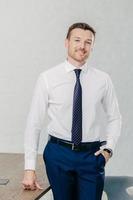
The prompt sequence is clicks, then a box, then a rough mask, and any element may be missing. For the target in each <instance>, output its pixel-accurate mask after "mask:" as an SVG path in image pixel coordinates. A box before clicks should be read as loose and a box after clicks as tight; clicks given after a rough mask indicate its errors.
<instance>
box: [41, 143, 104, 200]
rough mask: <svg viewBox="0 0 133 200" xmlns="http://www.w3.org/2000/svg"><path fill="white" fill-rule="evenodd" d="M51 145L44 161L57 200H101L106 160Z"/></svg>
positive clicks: (90, 152) (88, 152)
mask: <svg viewBox="0 0 133 200" xmlns="http://www.w3.org/2000/svg"><path fill="white" fill-rule="evenodd" d="M98 149H99V148H98V147H97V148H95V149H92V150H90V151H82V152H81V151H80V152H79V151H74V150H71V149H69V148H68V147H64V146H61V145H60V144H55V143H52V142H50V141H48V143H47V145H46V147H45V149H44V152H43V159H44V162H45V166H46V172H47V176H48V179H49V183H50V185H51V188H52V192H53V196H54V200H101V198H102V192H103V187H104V177H105V172H104V166H105V158H104V157H103V155H102V154H100V155H98V156H95V155H94V153H95V152H96V151H97V150H98Z"/></svg>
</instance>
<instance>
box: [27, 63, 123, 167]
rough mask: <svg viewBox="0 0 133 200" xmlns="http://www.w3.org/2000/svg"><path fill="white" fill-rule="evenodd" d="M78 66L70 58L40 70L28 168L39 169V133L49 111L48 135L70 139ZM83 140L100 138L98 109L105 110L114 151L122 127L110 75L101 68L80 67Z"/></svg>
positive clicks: (29, 126) (30, 120)
mask: <svg viewBox="0 0 133 200" xmlns="http://www.w3.org/2000/svg"><path fill="white" fill-rule="evenodd" d="M75 68H76V67H75V66H73V65H72V64H70V63H69V62H68V61H67V60H66V61H65V62H63V63H61V64H59V65H57V66H55V67H53V68H50V69H48V70H46V71H45V72H43V73H41V74H40V76H39V78H38V80H37V83H36V87H35V91H34V95H33V99H32V104H31V108H30V112H29V115H28V119H27V127H26V130H25V169H33V170H34V169H35V168H36V156H37V151H38V143H39V135H40V132H41V130H42V127H43V124H44V120H45V116H46V112H47V113H48V117H49V119H50V120H49V124H48V126H47V131H46V132H47V134H48V135H52V136H55V137H58V138H61V139H65V140H69V141H71V127H72V106H73V92H74V86H75V82H76V75H75V72H74V71H73V70H74V69H75ZM81 69H82V71H81V74H80V82H81V86H82V112H83V113H82V127H83V131H82V142H93V141H99V140H100V139H101V134H102V133H101V132H100V124H99V123H98V119H97V116H98V110H99V108H100V106H103V109H104V111H105V113H106V116H107V117H106V118H107V126H106V130H105V134H106V141H107V144H106V148H110V149H112V150H114V147H115V145H116V142H117V140H118V137H119V135H120V129H121V115H120V112H119V107H118V102H117V98H116V95H115V91H114V88H113V84H112V81H111V79H110V77H109V75H108V74H107V73H105V72H103V71H101V70H98V69H95V68H93V67H90V66H88V65H87V64H85V65H83V66H81Z"/></svg>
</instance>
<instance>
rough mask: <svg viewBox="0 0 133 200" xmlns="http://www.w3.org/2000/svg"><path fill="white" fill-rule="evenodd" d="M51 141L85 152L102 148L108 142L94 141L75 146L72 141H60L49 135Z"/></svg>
mask: <svg viewBox="0 0 133 200" xmlns="http://www.w3.org/2000/svg"><path fill="white" fill-rule="evenodd" d="M49 141H51V142H52V143H56V144H60V145H62V146H65V147H68V148H70V149H72V150H75V151H85V150H89V149H93V148H99V147H100V146H102V145H105V144H106V141H93V142H81V143H80V144H78V145H75V144H74V143H73V142H71V141H68V140H64V139H60V138H57V137H55V136H52V135H49Z"/></svg>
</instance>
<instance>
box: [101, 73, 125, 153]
mask: <svg viewBox="0 0 133 200" xmlns="http://www.w3.org/2000/svg"><path fill="white" fill-rule="evenodd" d="M102 103H103V108H104V111H105V113H106V116H107V129H106V140H107V144H106V148H110V149H112V150H114V148H115V146H116V143H117V140H118V138H119V136H120V132H121V114H120V111H119V106H118V101H117V97H116V94H115V90H114V87H113V84H112V81H111V79H110V77H109V76H107V79H106V91H105V95H104V98H103V100H102Z"/></svg>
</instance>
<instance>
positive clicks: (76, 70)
mask: <svg viewBox="0 0 133 200" xmlns="http://www.w3.org/2000/svg"><path fill="white" fill-rule="evenodd" d="M74 71H75V74H76V77H77V78H79V76H80V72H81V71H82V70H81V69H74Z"/></svg>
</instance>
